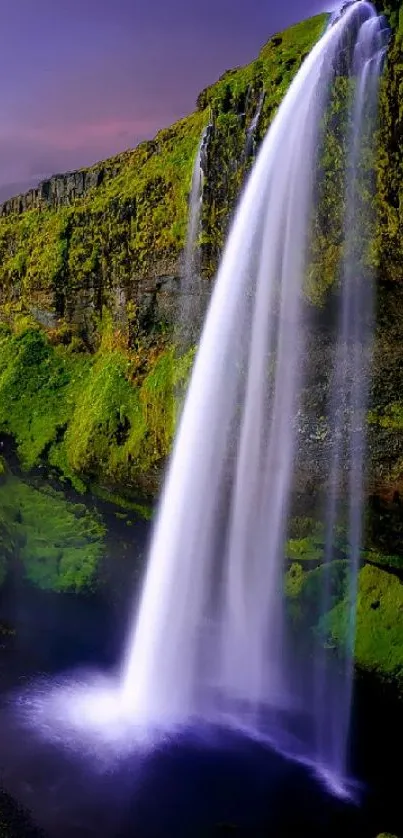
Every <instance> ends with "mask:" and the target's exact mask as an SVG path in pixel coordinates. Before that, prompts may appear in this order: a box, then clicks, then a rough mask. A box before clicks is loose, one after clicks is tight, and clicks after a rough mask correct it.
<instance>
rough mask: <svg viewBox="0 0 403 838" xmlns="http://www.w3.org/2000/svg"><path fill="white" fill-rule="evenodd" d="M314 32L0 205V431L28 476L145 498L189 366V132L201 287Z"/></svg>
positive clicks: (310, 26) (282, 43) (291, 33)
mask: <svg viewBox="0 0 403 838" xmlns="http://www.w3.org/2000/svg"><path fill="white" fill-rule="evenodd" d="M324 24H325V16H319V17H317V18H314V19H312V20H309V21H306V22H304V23H302V24H299V25H298V26H296V27H293V28H292V29H290V30H288V31H287V32H285V33H283V34H282V35H279V36H276V37H275V38H273V39H272V40H271V41H270V42H269V43H268V44H267V45H266V46H265V47H264V48H263V50H262V52H261V54H260V56H259V57H258V59H257V60H256V61H255V62H252V64H250V65H248V66H247V67H243V68H240V69H237V70H233V71H230V72H228V73H226V74H225V75H224V77H223V78H222V79H221V80H219V81H218V82H217V84H215V85H212V86H211V87H209V88H207V89H206V90H204V91H203V92H202V93H201V94H200V96H199V98H198V103H197V110H196V112H195V113H194V114H192V115H191V116H189V117H188V118H186V119H184V120H182V121H180V122H179V123H177V124H176V125H174V126H172V127H171V128H168V129H166V130H164V131H161V132H160V133H159V134H158V135H157V137H156V138H155V140H153V141H152V142H148V143H143V144H142V145H140V146H139V147H138V148H137V149H135V150H134V151H132V152H127V153H126V154H123V155H120V156H119V157H117V158H115V159H114V160H111V161H106V162H105V163H104V164H102V165H100V166H97V167H95V168H94V169H92V170H89V171H87V172H81V173H75V174H72V175H68V176H56V177H55V178H53V179H51V181H48V182H46V183H44V184H42V185H41V187H40V188H39V189H37V190H33V191H32V192H31V193H29V195H28V196H25V197H20V198H18V199H15V200H12V201H8V202H7V203H6V204H5V205H4V206H3V209H2V211H1V214H0V318H1V320H2V321H3V324H4V328H3V331H2V332H1V334H0V394H1V399H0V401H1V404H2V405H3V406H2V407H0V430H3V432H6V433H8V434H11V435H12V436H13V437H14V438H15V439H16V442H17V445H18V452H19V455H20V458H21V461H22V464H23V467H24V468H26V469H31V468H33V467H34V466H36V465H38V464H39V463H40V462H46V463H47V464H48V465H50V466H51V467H53V468H57V469H58V470H59V471H60V472H61V473H62V474H64V475H65V476H66V477H68V478H69V479H70V480H72V481H73V483H74V485H75V486H76V487H82V488H84V487H85V486H88V485H89V484H91V485H93V484H97V485H100V484H101V485H103V486H104V487H107V488H108V489H109V490H113V491H116V490H117V489H121V488H122V487H124V490H125V492H129V493H130V492H137V493H139V492H140V493H144V494H148V495H149V494H151V495H152V494H155V492H156V491H157V488H158V483H159V479H160V475H161V470H162V466H163V463H164V462H165V459H166V456H167V454H168V453H169V450H170V447H171V443H172V435H173V428H174V423H175V413H176V405H175V398H174V395H175V393H177V392H178V390H179V389H180V384H181V382H182V381H183V380H184V379H185V378H186V376H187V375H188V372H189V368H190V365H191V361H192V357H193V353H192V351H189V352H188V353H187V355H186V356H185V357H183V358H182V359H181V360H180V361H178V360H177V359H175V356H174V353H173V348H172V322H173V315H174V310H175V301H176V298H177V291H178V281H179V276H180V272H181V259H182V253H183V247H184V242H185V237H186V227H187V216H188V195H189V190H190V184H191V178H192V171H193V165H194V158H195V155H196V151H197V148H198V145H199V142H200V137H201V135H202V132H203V130H205V128H206V126H209V128H208V131H207V133H206V144H205V148H204V153H203V160H202V165H203V168H204V172H205V180H204V184H205V186H204V196H203V225H202V226H203V234H202V241H201V250H202V273H203V277H204V280H205V282H206V287H207V288H209V287H210V284H211V280H212V278H213V276H214V273H215V270H216V266H217V262H218V259H219V255H220V252H221V250H222V246H223V242H224V237H225V234H226V231H227V228H228V224H229V220H230V216H231V212H232V209H233V207H234V205H235V202H236V199H237V197H238V195H239V190H240V188H241V186H242V184H243V182H244V180H245V177H246V175H247V172H248V169H249V168H250V165H251V162H252V157H253V151H254V150H255V149H256V147H257V145H258V144H259V142H260V141H261V139H262V137H263V135H264V133H265V131H266V129H267V127H268V125H269V123H270V121H271V119H272V117H273V114H274V113H275V111H276V108H277V107H278V106H279V104H280V102H281V99H282V98H283V96H284V93H285V92H286V90H287V87H288V86H289V84H290V81H291V79H292V77H293V75H294V74H295V73H296V71H297V70H298V68H299V66H300V64H301V62H302V60H303V58H304V56H305V55H306V54H307V52H309V50H310V48H311V47H312V45H313V43H314V42H315V41H316V40H317V39H318V37H319V35H320V33H321V31H322V29H323V26H324ZM263 92H264V99H263V97H262V93H263ZM259 107H260V110H261V113H260V118H259V120H258V123H257V125H256V131H255V132H253V133H251V131H250V126H251V124H252V122H253V120H254V117H255V116H256V113H257V109H258V108H259ZM248 137H249V141H248Z"/></svg>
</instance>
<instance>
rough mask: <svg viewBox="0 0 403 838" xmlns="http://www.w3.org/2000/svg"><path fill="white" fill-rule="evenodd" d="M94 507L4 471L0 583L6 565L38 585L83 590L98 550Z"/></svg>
mask: <svg viewBox="0 0 403 838" xmlns="http://www.w3.org/2000/svg"><path fill="white" fill-rule="evenodd" d="M104 537H105V527H104V524H103V523H102V521H101V519H100V517H99V516H98V515H97V514H96V513H95V512H90V511H89V510H88V508H87V507H85V506H84V505H83V504H77V503H71V502H68V501H67V500H66V499H65V497H64V495H63V494H62V493H61V492H57V491H54V490H53V489H51V488H50V487H48V488H46V489H44V488H43V487H41V488H36V487H35V486H31V485H28V484H27V483H24V482H23V481H21V480H20V479H19V478H17V477H13V476H9V477H8V478H7V480H6V481H5V482H3V483H2V484H1V485H0V547H1V555H0V584H1V582H4V580H5V578H6V574H7V572H8V570H10V572H13V573H15V572H16V569H17V568H18V567H19V566H20V567H21V572H22V575H23V577H24V578H25V579H27V580H28V581H30V582H31V583H32V584H34V585H36V586H37V587H39V588H42V589H44V590H53V591H76V592H78V591H86V590H89V589H90V588H91V587H92V585H93V584H94V581H95V576H96V572H97V570H98V565H99V562H100V561H101V559H102V557H103V555H104Z"/></svg>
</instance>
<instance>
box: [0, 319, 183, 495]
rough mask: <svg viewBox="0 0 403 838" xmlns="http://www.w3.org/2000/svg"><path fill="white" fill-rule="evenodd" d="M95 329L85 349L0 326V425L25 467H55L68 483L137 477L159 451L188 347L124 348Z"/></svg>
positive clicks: (130, 484) (166, 440) (158, 459)
mask: <svg viewBox="0 0 403 838" xmlns="http://www.w3.org/2000/svg"><path fill="white" fill-rule="evenodd" d="M107 335H108V332H107V330H106V331H105V340H103V342H102V344H101V347H100V349H99V351H98V352H97V353H96V354H95V355H93V356H90V355H86V354H82V353H70V352H68V351H67V350H66V349H65V348H64V347H63V346H56V347H54V346H52V345H51V344H50V342H49V340H48V339H47V338H46V336H45V335H44V334H43V333H42V332H41V331H40V330H38V329H29V330H27V331H25V332H22V333H21V334H18V335H14V334H12V333H11V332H10V331H9V330H7V329H5V328H3V329H2V330H1V331H0V431H3V432H6V433H9V434H12V435H13V437H14V438H15V440H16V442H17V446H18V453H19V456H20V459H21V463H22V465H23V467H24V468H25V469H26V470H30V469H32V468H33V467H34V466H37V465H38V464H39V463H46V464H48V465H50V466H53V467H55V468H57V469H58V470H59V471H60V472H61V474H62V475H64V477H65V478H68V479H69V480H70V481H71V483H72V484H73V485H74V486H75V488H76V489H78V490H79V491H82V490H84V489H85V488H86V486H87V485H88V484H89V483H94V484H98V485H103V484H104V485H105V486H107V487H108V488H110V490H111V491H113V486H127V488H128V489H130V488H132V489H133V488H135V487H136V485H138V481H139V475H142V474H148V473H150V472H153V471H155V470H156V469H159V468H160V467H161V466H162V465H163V463H164V461H165V459H166V457H167V455H168V454H169V451H170V448H171V443H172V437H173V433H174V427H175V422H176V414H177V407H178V405H177V399H176V395H177V393H178V392H179V391H180V390H181V389H182V385H183V384H184V383H185V382H186V381H187V378H188V376H189V372H190V368H191V364H192V361H193V356H194V350H193V349H192V350H189V351H188V352H187V353H186V354H185V355H184V356H182V357H181V358H177V357H176V355H175V350H174V348H173V346H170V345H168V344H167V345H165V347H164V346H161V348H160V349H159V350H157V349H154V350H153V352H151V351H150V350H149V349H148V348H147V347H145V348H144V349H143V350H139V353H137V354H133V353H132V354H130V353H128V352H127V351H125V350H124V349H123V348H120V347H119V346H118V345H115V346H114V345H113V340H112V341H111V340H110V336H109V337H107Z"/></svg>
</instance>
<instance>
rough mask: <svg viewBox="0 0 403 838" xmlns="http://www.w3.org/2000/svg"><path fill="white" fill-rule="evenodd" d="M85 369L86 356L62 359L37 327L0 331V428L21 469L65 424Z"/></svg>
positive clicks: (35, 458)
mask: <svg viewBox="0 0 403 838" xmlns="http://www.w3.org/2000/svg"><path fill="white" fill-rule="evenodd" d="M87 368H88V360H87V359H86V358H79V359H78V358H74V359H73V358H69V359H68V360H67V359H66V358H65V357H64V356H63V354H62V353H59V352H57V351H55V350H54V349H53V348H52V347H51V346H50V344H49V343H48V341H47V340H46V337H45V336H44V335H43V334H42V333H41V332H40V331H39V330H37V329H36V330H34V329H30V330H28V331H25V332H23V333H22V334H20V335H17V336H13V335H11V334H10V333H7V332H6V331H5V330H3V332H2V333H0V428H1V430H3V431H4V432H6V433H10V434H12V435H13V436H14V437H15V439H16V441H17V445H18V452H19V455H20V457H21V462H22V465H23V467H24V468H27V469H29V468H32V467H33V466H34V465H35V464H36V463H37V462H38V460H39V458H40V457H41V455H42V454H43V453H44V451H45V450H46V448H47V446H48V445H49V444H50V443H51V442H52V441H53V440H54V439H55V438H56V437H57V434H58V432H59V431H60V430H61V429H63V428H64V427H65V426H66V423H67V422H68V419H69V416H70V413H71V407H72V404H73V401H74V395H73V394H74V391H75V389H76V388H80V386H82V380H83V373H84V370H86V369H87Z"/></svg>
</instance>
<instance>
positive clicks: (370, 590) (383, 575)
mask: <svg viewBox="0 0 403 838" xmlns="http://www.w3.org/2000/svg"><path fill="white" fill-rule="evenodd" d="M344 606H345V604H344V603H343V602H340V603H338V604H337V605H336V606H335V608H334V609H333V610H332V611H331V613H330V614H329V615H328V628H329V630H330V632H331V634H332V637H333V639H334V640H335V641H336V642H337V643H339V642H343V640H344V637H345V612H346V609H345V607H344ZM356 619H357V636H356V644H355V659H356V662H357V663H358V665H360V666H362V667H364V668H366V669H371V670H374V671H376V672H378V673H379V674H382V675H383V676H385V677H391V678H393V679H396V680H397V681H398V682H399V683H400V684H401V685H402V686H403V584H402V583H401V581H400V580H399V579H398V578H397V577H396V576H394V575H392V574H390V573H387V572H386V571H384V570H382V569H381V568H378V567H371V566H369V565H367V566H365V567H363V568H362V570H361V571H360V575H359V592H358V599H357V618H356Z"/></svg>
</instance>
